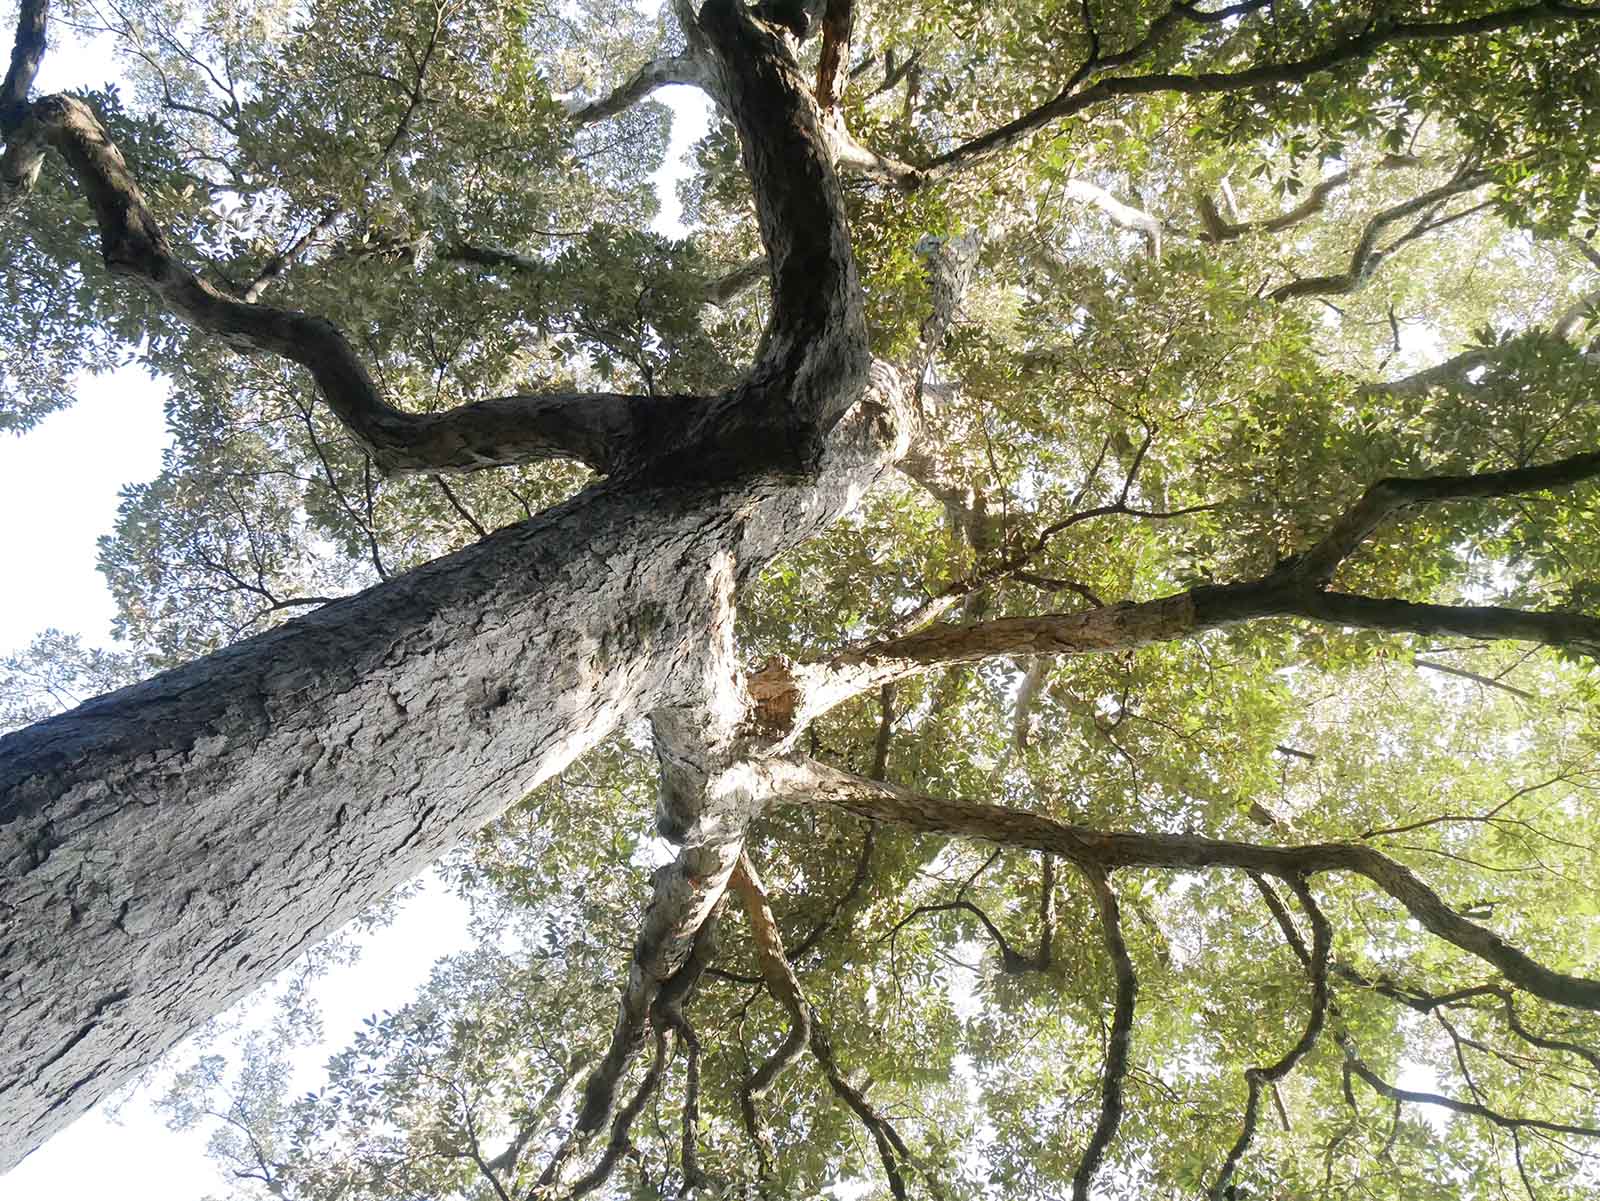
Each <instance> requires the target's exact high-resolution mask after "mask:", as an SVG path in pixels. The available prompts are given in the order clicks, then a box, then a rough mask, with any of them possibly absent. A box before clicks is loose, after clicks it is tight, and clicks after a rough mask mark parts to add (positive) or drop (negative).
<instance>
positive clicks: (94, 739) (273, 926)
mask: <svg viewBox="0 0 1600 1201" xmlns="http://www.w3.org/2000/svg"><path fill="white" fill-rule="evenodd" d="M851 462H852V463H854V465H855V466H856V467H857V468H861V469H865V473H864V475H863V476H860V477H856V478H845V479H841V478H838V477H829V476H824V477H823V480H822V481H820V482H816V483H813V482H808V481H796V480H795V479H793V478H792V477H784V478H781V479H774V478H770V477H768V478H758V479H755V480H751V481H748V482H745V483H743V484H739V485H736V486H733V485H730V486H728V487H726V488H698V489H697V488H668V487H662V488H657V489H649V490H646V489H640V488H636V487H635V488H623V487H619V486H609V487H601V488H597V489H595V490H593V491H591V492H590V493H587V494H585V495H584V496H582V497H580V498H578V499H576V500H574V501H573V502H571V503H569V504H568V505H566V506H563V507H562V508H561V509H558V510H556V511H554V512H553V513H551V514H549V515H547V516H544V517H540V518H538V519H535V520H534V521H532V522H529V523H526V524H524V525H522V526H517V527H513V528H511V529H508V530H505V531H502V532H501V533H499V534H496V535H494V536H493V537H491V538H489V539H487V540H486V541H484V542H482V543H479V544H478V545H476V546H474V547H471V548H469V549H467V550H464V551H461V552H459V553H458V554H456V555H453V556H450V557H448V558H446V559H442V560H439V561H438V562H435V563H433V564H430V565H428V566H427V567H424V568H422V569H420V570H418V571H415V572H412V573H410V574H408V575H405V576H402V577H400V578H398V579H396V580H394V581H392V582H391V583H389V584H385V585H381V586H379V587H377V588H374V589H371V590H370V591H368V592H365V593H362V594H361V595H359V596H356V597H352V598H350V599H349V600H345V601H340V602H337V603H335V604H332V605H329V606H327V607H325V608H323V609H321V610H318V611H317V612H315V613H313V614H310V615H308V616H306V617H303V618H300V619H298V620H296V621H294V622H291V623H289V624H287V625H285V626H282V627H280V628H278V629H276V630H273V631H271V632H269V633H266V634H263V635H260V636H258V637H256V638H252V639H250V640H248V641H246V642H243V643H240V644H238V645H236V646H234V647H230V648H229V649H227V650H225V651H222V652H220V653H219V654H217V655H213V656H211V657H209V658H206V659H203V660H200V661H198V662H196V663H194V664H191V665H189V666H187V667H184V668H180V669H178V670H176V671H173V672H168V673H166V674H165V675H162V676H158V677H156V678H155V679H153V680H150V681H148V682H146V683H144V684H141V685H138V686H136V687H134V688H131V689H125V690H123V691H121V692H117V693H112V694H111V695H109V696H106V697H102V698H100V699H99V700H96V701H92V702H90V703H89V704H87V705H85V706H82V707H81V708H79V709H77V710H74V711H73V712H71V713H69V714H65V715H63V716H61V717H58V718H56V719H54V720H52V721H49V722H45V723H43V724H41V725H38V726H34V727H31V728H30V729H28V730H25V731H21V732H19V733H17V734H13V735H11V736H9V737H7V738H5V739H4V740H0V829H3V830H4V844H3V845H4V854H5V869H4V871H3V873H0V1030H3V1031H4V1033H3V1035H0V1061H3V1063H4V1069H3V1071H4V1074H3V1076H0V1098H3V1099H0V1129H3V1130H4V1131H5V1135H4V1136H3V1138H0V1145H3V1146H4V1154H3V1158H0V1163H4V1164H5V1165H6V1166H9V1165H10V1164H11V1163H13V1162H15V1159H16V1158H18V1157H19V1156H20V1155H21V1154H22V1153H23V1152H24V1151H25V1150H27V1149H29V1148H30V1147H31V1146H32V1145H34V1144H35V1143H37V1141H39V1140H40V1139H41V1138H42V1137H44V1136H45V1135H46V1134H48V1133H49V1132H50V1131H52V1130H54V1129H57V1128H59V1127H60V1126H61V1125H63V1124H64V1123H65V1122H66V1121H67V1120H69V1119H70V1118H71V1117H73V1116H75V1115H76V1114H77V1113H79V1112H81V1111H82V1110H83V1109H84V1108H86V1107H87V1106H88V1105H89V1104H91V1103H92V1102H93V1101H94V1100H95V1099H96V1098H98V1097H100V1096H102V1095H104V1094H105V1093H106V1092H107V1091H109V1090H110V1089H112V1088H114V1087H115V1086H116V1085H117V1084H119V1083H120V1082H121V1081H122V1080H124V1079H126V1078H127V1076H129V1075H130V1074H132V1073H133V1072H135V1071H137V1070H138V1069H139V1068H140V1067H142V1066H144V1065H146V1064H148V1063H150V1062H151V1061H152V1060H153V1059H154V1058H155V1057H156V1056H158V1055H160V1054H161V1053H162V1052H163V1051H165V1050H166V1049H167V1048H168V1047H170V1046H171V1045H172V1044H173V1043H174V1042H176V1041H177V1039H178V1038H180V1037H181V1036H182V1035H183V1034H185V1033H187V1031H188V1030H190V1029H192V1028H193V1027H194V1026H195V1025H197V1024H199V1023H200V1022H201V1021H203V1020H204V1019H205V1018H206V1017H208V1016H209V1015H210V1014H212V1013H214V1012H216V1011H218V1010H220V1009H221V1008H223V1007H224V1006H226V1005H227V1004H229V1003H230V1002H231V1001H232V1000H234V999H235V998H236V997H238V996H240V995H242V994H243V993H244V992H245V991H247V990H248V989H249V988H250V987H252V986H253V985H255V984H258V983H260V982H261V981H263V980H265V979H267V978H269V977H270V976H271V975H272V974H273V973H274V972H275V971H277V970H278V969H279V968H280V967H282V966H283V965H284V964H286V963H288V962H289V961H290V960H291V959H293V958H294V956H295V955H296V954H298V953H299V952H300V951H301V950H303V949H304V948H305V947H307V946H309V945H310V944H311V943H312V942H314V941H315V940H316V939H317V938H319V937H321V936H322V935H324V934H326V933H328V932H330V931H331V930H332V929H334V928H335V927H336V926H338V925H339V924H340V923H342V922H344V921H346V920H348V919H349V918H351V917H353V916H355V914H357V913H359V912H360V911H361V909H362V908H363V907H364V906H366V905H368V904H369V903H371V902H372V901H373V900H375V899H377V898H378V897H381V896H382V895H383V894H384V893H385V892H386V891H387V890H388V889H390V888H391V887H393V886H395V885H396V884H398V883H400V882H402V881H404V880H405V879H408V878H410V877H411V876H413V875H415V874H416V873H417V872H418V871H420V870H421V869H422V868H423V867H424V866H425V865H426V864H428V863H429V862H432V861H433V860H435V859H437V858H438V857H439V856H440V855H441V854H442V853H443V852H444V851H445V850H446V849H448V848H449V847H450V846H451V845H453V844H454V843H455V842H456V841H457V840H459V839H460V838H461V837H463V836H464V835H466V834H467V833H469V832H471V831H472V830H473V829H475V828H477V827H478V826H480V825H482V824H483V823H484V822H486V821H488V820H489V819H491V818H492V817H494V816H495V815H496V814H497V813H499V812H500V811H501V810H502V809H504V808H505V806H506V805H508V804H510V803H512V802H514V801H516V800H517V799H519V798H520V797H522V796H523V795H525V794H526V793H527V791H528V790H529V789H530V788H532V787H533V786H534V785H536V784H537V783H538V782H539V781H541V780H543V779H545V778H548V777H549V776H550V775H551V774H552V773H553V772H556V771H559V770H560V769H561V767H562V766H563V765H565V764H566V763H568V762H570V761H571V760H572V759H573V758H574V757H575V756H577V755H579V754H581V753H582V752H583V751H584V750H586V749H587V748H588V747H590V746H593V745H594V744H595V743H596V742H597V741H599V740H600V739H601V738H603V737H605V736H606V734H607V733H609V732H610V731H611V730H612V729H613V728H614V727H615V726H616V725H617V723H618V722H620V721H622V720H624V719H626V718H627V717H629V716H631V715H633V714H637V713H640V712H644V711H647V710H649V709H653V708H658V707H660V706H663V705H669V704H673V703H678V702H681V701H684V700H685V699H687V698H686V695H685V694H686V692H687V691H688V690H690V689H691V688H692V687H693V686H694V684H695V681H696V680H697V679H698V677H699V674H700V672H701V671H702V670H703V664H704V650H705V639H706V630H707V628H708V625H709V623H710V607H711V606H712V605H713V604H714V602H715V585H716V580H715V579H714V574H715V573H713V572H712V571H710V570H708V569H707V567H706V566H705V565H706V564H708V563H710V562H712V561H713V560H714V559H715V558H716V557H717V556H719V555H721V556H723V557H724V558H725V559H726V560H727V562H728V564H729V570H730V571H731V572H732V574H733V578H734V579H736V580H737V581H741V582H742V581H743V580H744V579H746V578H747V577H748V576H749V575H750V573H751V572H753V571H755V570H757V569H758V568H759V567H760V566H761V565H762V564H763V563H765V562H766V561H767V559H768V558H769V557H770V556H771V555H772V554H773V553H775V552H776V551H778V550H780V549H781V548H782V547H784V546H786V545H790V544H791V538H793V537H796V536H798V537H803V536H806V534H805V532H806V531H808V530H815V529H818V528H820V526H821V524H822V523H823V522H824V521H825V520H826V519H827V516H828V515H829V514H831V513H836V512H837V511H838V509H839V508H840V505H841V502H844V501H847V500H848V499H849V498H851V497H852V496H853V495H854V494H855V493H856V492H857V491H858V490H859V489H860V488H861V487H863V486H864V484H865V483H866V482H867V480H869V479H870V478H871V474H872V469H871V467H870V465H869V461H868V460H864V459H861V458H855V457H853V458H852V459H851ZM730 866H731V864H730Z"/></svg>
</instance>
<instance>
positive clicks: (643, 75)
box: [567, 51, 710, 128]
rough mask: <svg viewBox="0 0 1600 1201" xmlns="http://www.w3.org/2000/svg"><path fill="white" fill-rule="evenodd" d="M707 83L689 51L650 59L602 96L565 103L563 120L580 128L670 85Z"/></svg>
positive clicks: (700, 64)
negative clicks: (565, 110) (568, 120)
mask: <svg viewBox="0 0 1600 1201" xmlns="http://www.w3.org/2000/svg"><path fill="white" fill-rule="evenodd" d="M709 82H710V73H709V72H708V71H707V69H706V66H705V63H704V61H703V60H702V59H701V57H700V56H699V55H697V54H695V53H693V52H692V51H686V52H685V53H683V54H673V55H668V56H666V57H664V58H653V59H651V60H650V61H649V62H647V63H645V64H643V65H642V66H641V67H640V68H639V69H638V70H637V71H635V72H634V73H633V74H632V75H630V76H629V77H628V79H627V80H626V81H625V82H624V83H621V84H619V85H617V87H615V88H613V89H612V90H611V91H610V92H608V93H606V95H604V96H600V97H597V98H596V99H594V100H588V101H576V102H572V101H569V102H568V104H567V117H568V118H569V119H570V120H571V121H572V123H573V124H574V125H576V126H578V127H579V128H582V127H583V126H585V125H593V124H595V123H596V122H598V121H604V120H605V119H606V118H608V117H614V116H616V115H617V114H618V113H621V112H625V111H626V110H628V109H630V108H632V107H633V106H634V105H635V104H638V103H639V102H640V101H641V100H644V99H647V98H648V97H649V96H651V95H653V94H654V93H655V92H656V91H658V90H659V89H661V88H664V87H667V86H669V85H671V84H685V85H687V86H689V87H697V88H702V89H704V88H706V87H707V85H708V84H709Z"/></svg>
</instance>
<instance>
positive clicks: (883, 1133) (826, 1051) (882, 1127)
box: [811, 1022, 911, 1201]
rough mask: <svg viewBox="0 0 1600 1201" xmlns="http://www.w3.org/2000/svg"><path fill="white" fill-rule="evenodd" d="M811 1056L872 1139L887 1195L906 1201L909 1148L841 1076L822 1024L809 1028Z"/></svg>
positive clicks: (899, 1200)
mask: <svg viewBox="0 0 1600 1201" xmlns="http://www.w3.org/2000/svg"><path fill="white" fill-rule="evenodd" d="M811 1053H812V1055H813V1056H815V1057H816V1060H817V1063H818V1064H819V1065H820V1066H821V1068H822V1073H823V1075H824V1076H826V1077H827V1078H828V1087H829V1088H831V1089H833V1094H834V1096H836V1097H838V1098H839V1100H841V1101H843V1102H844V1103H845V1105H846V1106H847V1107H849V1109H850V1112H852V1113H853V1114H855V1115H856V1117H857V1118H859V1119H860V1121H861V1124H862V1125H863V1126H865V1127H866V1128H867V1133H868V1134H869V1135H871V1136H872V1142H873V1145H874V1146H876V1147H877V1149H878V1159H879V1160H880V1161H881V1162H882V1164H883V1172H884V1175H885V1176H887V1177H888V1178H889V1191H890V1192H891V1193H893V1194H894V1197H895V1201H906V1180H905V1175H904V1173H902V1172H901V1171H900V1164H901V1162H903V1161H905V1162H909V1161H910V1159H911V1151H910V1148H908V1147H907V1146H906V1144H905V1141H904V1140H903V1139H902V1138H901V1137H900V1135H899V1132H898V1131H896V1130H895V1128H894V1126H893V1125H892V1124H891V1123H890V1122H889V1120H888V1119H887V1118H885V1117H884V1116H883V1115H882V1114H881V1113H879V1112H878V1111H877V1110H876V1109H875V1108H873V1106H872V1103H871V1102H870V1101H868V1100H867V1097H866V1094H865V1093H863V1092H862V1091H861V1090H860V1089H858V1088H856V1087H855V1086H854V1085H853V1084H851V1083H850V1082H849V1081H848V1080H846V1079H845V1076H844V1073H843V1072H841V1071H840V1070H839V1063H838V1061H837V1060H836V1059H835V1058H834V1056H833V1043H832V1041H831V1040H830V1039H829V1038H828V1031H827V1028H826V1027H825V1026H824V1025H823V1024H822V1023H821V1022H813V1024H812V1028H811Z"/></svg>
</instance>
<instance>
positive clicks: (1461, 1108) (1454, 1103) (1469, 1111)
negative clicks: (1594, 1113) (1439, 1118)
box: [1338, 1035, 1600, 1138]
mask: <svg viewBox="0 0 1600 1201" xmlns="http://www.w3.org/2000/svg"><path fill="white" fill-rule="evenodd" d="M1338 1041H1339V1045H1340V1046H1341V1047H1342V1048H1343V1050H1344V1055H1345V1062H1346V1063H1347V1064H1349V1066H1350V1070H1351V1071H1352V1072H1354V1073H1355V1074H1356V1075H1357V1076H1359V1077H1361V1079H1362V1080H1364V1081H1366V1083H1367V1084H1368V1086H1369V1087H1371V1089H1372V1090H1373V1091H1374V1092H1375V1093H1377V1094H1378V1095H1379V1096H1382V1097H1387V1098H1388V1099H1389V1100H1391V1101H1396V1102H1405V1101H1409V1102H1411V1103H1413V1104H1417V1105H1434V1106H1437V1107H1439V1108H1440V1109H1448V1110H1450V1111H1451V1112H1452V1113H1460V1114H1466V1115H1468V1116H1470V1117H1475V1118H1483V1119H1484V1120H1485V1121H1488V1122H1492V1123H1494V1124H1495V1125H1496V1126H1499V1127H1500V1128H1501V1129H1502V1130H1512V1131H1517V1130H1543V1131H1546V1132H1547V1133H1550V1134H1574V1135H1579V1136H1581V1137H1585V1138H1600V1127H1595V1126H1577V1125H1572V1124H1569V1123H1566V1122H1547V1121H1545V1120H1543V1119H1542V1118H1515V1117H1508V1116H1507V1115H1506V1114H1503V1113H1500V1112H1499V1111H1498V1110H1494V1109H1490V1108H1489V1107H1488V1106H1487V1105H1480V1104H1478V1103H1477V1102H1475V1101H1458V1100H1456V1099H1455V1098H1454V1097H1446V1096H1444V1095H1443V1094H1442V1093H1430V1092H1422V1091H1419V1090H1417V1089H1409V1088H1396V1087H1395V1086H1394V1085H1392V1084H1390V1083H1389V1082H1388V1081H1386V1080H1384V1079H1383V1078H1382V1077H1381V1076H1379V1075H1378V1074H1377V1073H1376V1072H1374V1071H1373V1070H1372V1069H1371V1068H1370V1067H1368V1066H1367V1065H1366V1063H1365V1062H1364V1061H1363V1060H1362V1059H1361V1057H1360V1056H1359V1055H1357V1054H1356V1051H1355V1047H1354V1045H1353V1044H1352V1043H1351V1041H1350V1039H1349V1037H1348V1036H1347V1035H1340V1036H1339V1039H1338Z"/></svg>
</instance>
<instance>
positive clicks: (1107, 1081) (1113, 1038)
mask: <svg viewBox="0 0 1600 1201" xmlns="http://www.w3.org/2000/svg"><path fill="white" fill-rule="evenodd" d="M1078 869H1079V870H1080V871H1081V872H1083V874H1084V877H1085V878H1086V879H1087V880H1088V881H1089V890H1090V891H1091V892H1092V893H1093V894H1094V900H1095V906H1096V908H1098V910H1099V912H1100V928H1101V931H1102V933H1103V934H1104V937H1105V943H1106V953H1107V954H1108V955H1110V956H1111V965H1112V968H1113V970H1114V971H1115V972H1116V978H1117V996H1116V1003H1115V1006H1114V1008H1113V1011H1112V1017H1111V1033H1110V1034H1109V1036H1108V1037H1107V1039H1106V1062H1105V1069H1104V1073H1103V1075H1102V1078H1101V1084H1100V1117H1099V1120H1098V1121H1096V1123H1095V1128H1094V1133H1093V1134H1092V1135H1090V1136H1089V1145H1088V1146H1087V1147H1085V1148H1084V1151H1083V1158H1082V1159H1080V1160H1079V1161H1078V1170H1077V1171H1076V1172H1074V1173H1073V1176H1072V1198H1073V1201H1088V1198H1089V1188H1090V1186H1091V1185H1092V1184H1093V1183H1094V1178H1095V1174H1096V1173H1097V1172H1098V1171H1099V1170H1100V1163H1101V1161H1102V1160H1103V1159H1104V1158H1105V1153H1106V1148H1107V1147H1109V1146H1110V1145H1111V1140H1112V1139H1113V1138H1114V1137H1116V1133H1117V1126H1118V1125H1119V1124H1120V1123H1121V1122H1122V1087H1123V1083H1124V1081H1126V1079H1127V1075H1128V1055H1129V1051H1130V1049H1131V1047H1132V1043H1133V1011H1134V1001H1135V999H1136V998H1137V996H1138V992H1139V980H1138V977H1137V976H1135V975H1134V971H1133V959H1132V958H1131V957H1130V956H1129V955H1128V944H1127V942H1126V941H1124V939H1123V937H1122V916H1121V913H1120V912H1119V911H1118V908H1117V894H1116V893H1115V892H1114V891H1112V888H1111V881H1110V879H1109V878H1108V877H1107V875H1106V872H1105V869H1104V868H1102V867H1101V866H1099V865H1098V864H1087V863H1079V864H1078Z"/></svg>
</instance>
